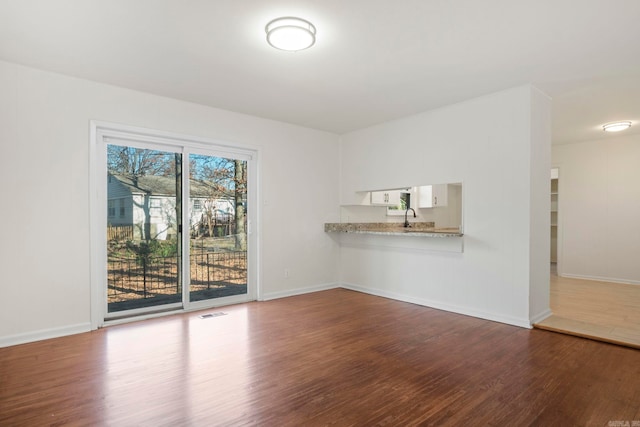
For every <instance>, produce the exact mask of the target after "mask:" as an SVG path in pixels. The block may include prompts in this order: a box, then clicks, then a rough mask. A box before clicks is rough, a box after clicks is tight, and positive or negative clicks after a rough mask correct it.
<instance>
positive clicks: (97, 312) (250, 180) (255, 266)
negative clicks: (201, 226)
mask: <svg viewBox="0 0 640 427" xmlns="http://www.w3.org/2000/svg"><path fill="white" fill-rule="evenodd" d="M110 141H112V142H115V143H116V144H118V143H120V144H121V143H122V142H125V143H126V144H127V145H128V146H132V147H136V148H149V149H157V150H164V151H169V152H174V153H179V154H181V155H182V164H183V170H182V173H183V176H187V177H188V176H189V161H188V159H189V155H190V154H205V155H210V156H216V157H226V158H230V159H238V160H245V161H246V162H247V202H248V207H249V209H248V210H247V230H246V232H247V293H246V294H243V295H237V296H232V297H224V298H218V299H210V300H203V301H196V302H190V301H189V290H190V286H189V276H190V274H189V265H190V264H189V262H190V259H189V257H190V253H189V243H190V236H189V232H188V224H189V209H182V224H183V229H184V230H185V231H184V232H183V233H181V239H182V241H181V243H182V247H183V251H182V254H183V256H182V260H181V263H182V271H183V274H182V302H181V303H178V304H167V306H166V307H162V308H167V309H169V310H172V311H163V312H162V313H157V312H154V313H149V314H145V311H147V310H144V309H140V310H131V311H130V314H131V316H132V317H127V318H125V319H123V320H113V321H112V320H107V321H105V318H106V317H108V313H107V292H106V289H107V239H106V233H105V230H106V225H107V174H106V171H107V167H106V166H107V158H106V157H107V156H106V146H107V144H109V142H110ZM118 145H119V144H118ZM89 155H90V159H89V189H90V203H89V205H90V206H89V215H90V217H89V221H90V239H91V257H90V259H91V267H90V270H91V281H90V282H91V286H90V295H91V328H92V329H97V328H100V327H102V326H105V324H112V323H120V322H122V321H131V320H140V319H144V318H150V317H157V316H160V315H164V314H168V313H175V312H181V311H182V312H185V311H192V310H201V309H206V308H209V307H214V306H219V305H226V304H235V303H240V302H246V301H252V300H256V299H262V290H261V286H260V280H259V278H260V264H259V260H260V256H259V255H260V252H259V243H260V242H259V228H258V227H257V225H258V224H259V216H260V210H259V205H258V203H257V201H258V200H259V198H258V192H259V187H258V184H259V179H258V173H259V149H258V148H257V147H252V146H247V145H241V144H235V143H230V142H226V141H218V140H213V139H208V138H200V137H194V136H190V135H183V134H176V133H171V132H165V131H159V130H153V129H146V128H140V127H134V126H128V125H121V124H116V123H109V122H102V121H96V120H92V121H91V122H90V148H89ZM185 159H186V160H185ZM182 194H185V195H188V194H189V180H188V179H182ZM186 205H187V206H188V205H189V204H188V203H187V204H186ZM134 316H135V317H134Z"/></svg>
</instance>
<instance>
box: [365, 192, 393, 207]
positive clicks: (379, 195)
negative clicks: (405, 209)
mask: <svg viewBox="0 0 640 427" xmlns="http://www.w3.org/2000/svg"><path fill="white" fill-rule="evenodd" d="M371 204H372V205H375V206H397V205H399V204H400V190H392V191H372V192H371Z"/></svg>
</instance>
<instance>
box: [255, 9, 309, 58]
mask: <svg viewBox="0 0 640 427" xmlns="http://www.w3.org/2000/svg"><path fill="white" fill-rule="evenodd" d="M264 30H265V32H266V33H267V43H269V44H270V45H271V46H273V47H275V48H276V49H281V50H288V51H291V52H296V51H298V50H304V49H308V48H310V47H311V46H313V44H314V43H315V42H316V27H315V26H314V25H313V24H312V23H311V22H309V21H307V20H305V19H301V18H295V17H292V16H285V17H282V18H276V19H274V20H273V21H271V22H269V23H268V24H267V25H266V26H265V28H264Z"/></svg>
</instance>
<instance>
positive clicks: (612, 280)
mask: <svg viewBox="0 0 640 427" xmlns="http://www.w3.org/2000/svg"><path fill="white" fill-rule="evenodd" d="M558 276H559V277H567V278H569V279H582V280H592V281H595V282H610V283H621V284H623V285H640V280H629V279H616V278H615V277H602V276H584V275H581V274H570V273H563V274H562V275H560V274H558Z"/></svg>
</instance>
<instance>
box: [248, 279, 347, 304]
mask: <svg viewBox="0 0 640 427" xmlns="http://www.w3.org/2000/svg"><path fill="white" fill-rule="evenodd" d="M339 287H340V284H339V283H325V284H322V285H316V286H309V287H308V288H297V289H288V290H286V291H279V292H267V293H264V294H262V299H260V301H269V300H272V299H278V298H286V297H293V296H296V295H303V294H309V293H311V292H319V291H327V290H329V289H336V288H339Z"/></svg>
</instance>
